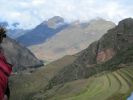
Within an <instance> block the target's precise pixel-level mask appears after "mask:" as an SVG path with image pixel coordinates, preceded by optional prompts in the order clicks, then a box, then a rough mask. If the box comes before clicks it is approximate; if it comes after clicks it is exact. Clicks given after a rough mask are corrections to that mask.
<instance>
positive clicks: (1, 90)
mask: <svg viewBox="0 0 133 100" xmlns="http://www.w3.org/2000/svg"><path fill="white" fill-rule="evenodd" d="M5 33H6V31H5V29H4V28H0V46H1V43H2V41H3V38H5V37H6V34H5ZM11 72H12V65H11V64H9V63H8V62H7V61H6V58H5V56H4V52H3V49H2V48H0V100H8V99H9V95H10V92H9V87H8V77H9V76H10V74H11Z"/></svg>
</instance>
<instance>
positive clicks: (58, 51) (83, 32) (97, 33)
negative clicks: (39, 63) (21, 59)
mask: <svg viewBox="0 0 133 100" xmlns="http://www.w3.org/2000/svg"><path fill="white" fill-rule="evenodd" d="M114 26H115V24H114V23H112V22H110V21H106V20H104V19H95V20H91V21H90V22H86V23H80V22H79V21H75V22H73V23H71V24H69V25H68V27H67V28H65V29H64V30H62V31H60V32H58V33H57V34H56V35H54V36H53V37H52V38H50V39H49V40H48V41H46V42H44V43H42V44H39V45H34V46H30V47H28V48H29V49H30V50H31V51H32V52H34V53H35V55H36V56H37V57H38V58H40V59H43V60H56V59H58V58H61V57H63V56H64V55H71V54H74V53H77V52H79V51H81V50H83V49H85V48H86V47H87V46H88V45H89V44H90V43H91V42H93V41H95V40H98V39H99V38H100V37H101V36H102V35H103V34H104V33H106V32H107V30H108V29H111V28H113V27H114Z"/></svg>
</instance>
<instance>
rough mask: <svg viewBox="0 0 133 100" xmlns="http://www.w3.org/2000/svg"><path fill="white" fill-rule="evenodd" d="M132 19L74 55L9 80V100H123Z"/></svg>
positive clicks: (128, 82) (132, 53)
mask: <svg viewBox="0 0 133 100" xmlns="http://www.w3.org/2000/svg"><path fill="white" fill-rule="evenodd" d="M132 33H133V19H132V18H127V19H124V20H122V21H120V22H119V24H118V25H117V26H115V27H114V28H112V29H109V30H108V31H107V32H106V34H104V35H103V36H102V37H101V38H100V39H99V40H97V41H95V42H93V43H91V44H90V45H89V46H88V47H87V48H86V49H84V50H82V51H80V52H78V53H76V54H75V55H69V56H65V57H63V58H61V59H58V60H56V61H54V62H52V63H50V64H48V65H45V66H44V67H42V68H39V69H38V70H36V71H34V72H33V73H31V74H28V75H27V74H25V73H23V74H20V75H19V74H18V75H17V76H12V77H11V80H10V81H11V83H10V86H11V91H12V93H11V100H14V99H18V100H125V99H126V98H127V97H128V96H129V95H130V93H131V91H133V84H132V83H133V77H132V75H133V74H132V73H133V63H132V62H133V45H132V44H133V34H132Z"/></svg>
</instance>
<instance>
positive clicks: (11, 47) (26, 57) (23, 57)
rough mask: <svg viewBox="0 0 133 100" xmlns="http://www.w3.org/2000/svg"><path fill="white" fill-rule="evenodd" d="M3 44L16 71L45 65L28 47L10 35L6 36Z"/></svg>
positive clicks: (8, 59) (5, 52)
mask: <svg viewBox="0 0 133 100" xmlns="http://www.w3.org/2000/svg"><path fill="white" fill-rule="evenodd" d="M1 45H2V48H3V49H4V54H5V56H6V58H7V61H8V62H9V63H11V64H13V65H14V71H22V70H24V69H28V68H36V67H39V66H42V65H43V63H42V62H41V61H40V60H38V59H37V58H36V57H35V56H34V54H33V53H31V52H30V51H29V50H28V49H27V48H25V47H24V46H21V45H19V44H18V43H17V42H16V41H15V40H13V39H11V38H9V37H7V38H5V39H4V40H3V43H2V44H1Z"/></svg>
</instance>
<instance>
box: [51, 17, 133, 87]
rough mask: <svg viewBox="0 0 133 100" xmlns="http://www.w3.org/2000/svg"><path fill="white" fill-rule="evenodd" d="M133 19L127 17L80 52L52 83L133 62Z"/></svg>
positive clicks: (80, 77)
mask: <svg viewBox="0 0 133 100" xmlns="http://www.w3.org/2000/svg"><path fill="white" fill-rule="evenodd" d="M132 44H133V19H132V18H127V19H124V20H122V21H120V22H119V24H118V26H116V27H115V28H113V29H111V30H109V31H108V32H107V33H106V34H105V35H103V36H102V38H101V39H99V40H98V41H96V42H94V43H92V44H91V45H90V46H89V47H88V48H87V49H85V50H83V51H82V52H80V53H78V58H77V59H76V60H75V61H74V63H73V64H71V65H68V66H66V67H65V68H64V69H62V70H61V71H60V72H59V73H58V74H57V75H56V76H55V77H54V78H53V79H52V80H51V81H50V86H51V85H56V84H60V83H65V82H68V81H72V80H76V79H82V78H86V77H89V76H91V75H94V74H96V73H97V72H99V71H104V70H112V69H114V68H115V67H117V66H116V65H119V64H120V63H126V62H132V61H133V59H132V52H131V50H132V48H130V49H129V47H131V46H132ZM121 55H123V56H121ZM130 55H131V56H130Z"/></svg>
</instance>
